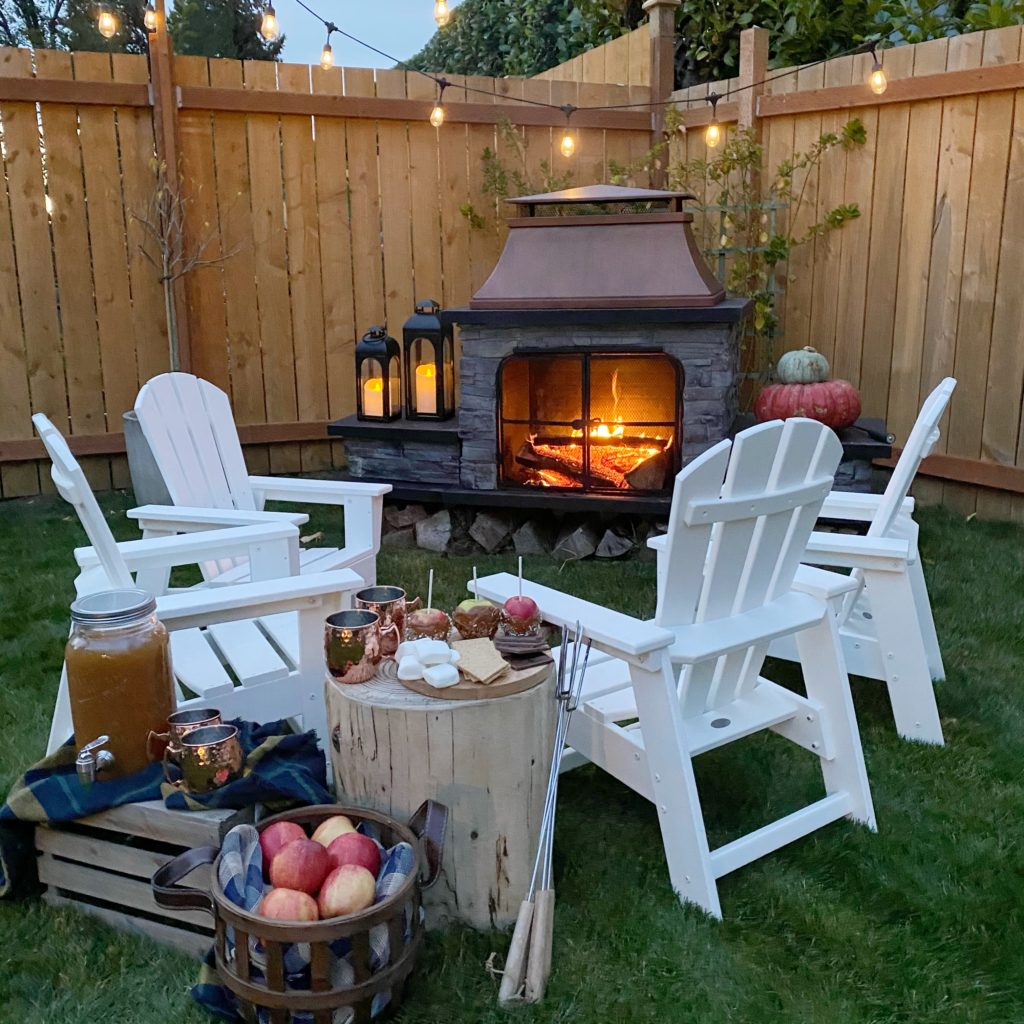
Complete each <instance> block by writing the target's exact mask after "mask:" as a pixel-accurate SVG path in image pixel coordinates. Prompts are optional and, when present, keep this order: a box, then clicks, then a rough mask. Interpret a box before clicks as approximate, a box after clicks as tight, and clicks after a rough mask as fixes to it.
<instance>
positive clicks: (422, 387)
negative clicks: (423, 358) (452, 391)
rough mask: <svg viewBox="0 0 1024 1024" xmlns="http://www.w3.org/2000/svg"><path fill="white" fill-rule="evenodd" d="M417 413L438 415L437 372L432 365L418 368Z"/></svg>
mask: <svg viewBox="0 0 1024 1024" xmlns="http://www.w3.org/2000/svg"><path fill="white" fill-rule="evenodd" d="M416 411H417V412H425V413H430V414H431V415H435V414H436V413H437V371H436V370H435V369H434V366H433V364H432V363H420V365H419V366H417V367H416Z"/></svg>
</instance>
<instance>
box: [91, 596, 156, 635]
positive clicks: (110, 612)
mask: <svg viewBox="0 0 1024 1024" xmlns="http://www.w3.org/2000/svg"><path fill="white" fill-rule="evenodd" d="M155 611H156V598H155V597H153V595H152V594H150V593H149V592H148V591H145V590H127V589H126V590H102V591H100V592H99V593H97V594H88V595H87V596H85V597H80V598H79V599H78V600H77V601H75V602H74V603H73V604H72V605H71V621H72V622H80V623H82V624H83V625H106V626H113V625H122V624H124V623H128V622H131V621H132V620H133V619H140V618H144V617H145V616H147V615H152V614H153V612H155Z"/></svg>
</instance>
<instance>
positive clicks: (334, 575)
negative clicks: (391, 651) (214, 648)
mask: <svg viewBox="0 0 1024 1024" xmlns="http://www.w3.org/2000/svg"><path fill="white" fill-rule="evenodd" d="M362 585H363V578H362V577H361V576H359V575H358V574H356V573H354V572H352V570H351V569H338V570H335V571H334V572H313V573H309V574H308V575H306V576H292V577H289V578H287V579H278V580H265V581H263V582H262V583H239V584H237V585H236V586H233V587H210V588H204V589H200V590H189V591H186V592H185V593H183V594H169V595H167V596H165V597H160V598H157V603H156V612H157V615H158V616H159V617H160V621H161V622H163V623H164V624H165V625H166V626H167V627H168V629H189V628H191V627H193V626H205V625H206V624H207V623H210V622H229V621H232V620H234V619H251V618H256V617H258V616H262V615H275V614H277V613H278V612H286V611H292V610H294V609H296V608H302V607H305V606H307V605H309V604H310V602H311V601H315V600H317V599H318V598H324V597H328V598H330V597H333V596H335V595H337V597H338V598H339V602H340V598H341V595H343V594H345V593H346V592H348V591H351V590H358V589H359V588H360V587H361V586H362Z"/></svg>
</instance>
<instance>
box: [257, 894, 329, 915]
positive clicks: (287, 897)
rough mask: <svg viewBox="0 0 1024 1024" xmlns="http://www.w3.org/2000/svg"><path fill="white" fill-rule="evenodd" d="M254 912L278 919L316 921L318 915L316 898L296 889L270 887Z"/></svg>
mask: <svg viewBox="0 0 1024 1024" xmlns="http://www.w3.org/2000/svg"><path fill="white" fill-rule="evenodd" d="M256 913H257V914H259V915H260V916H261V917H272V918H274V919H275V920H278V921H316V920H318V919H319V917H320V911H319V910H318V909H317V905H316V900H315V899H313V897H312V896H310V895H309V893H307V892H299V891H298V890H297V889H271V890H270V892H268V893H267V894H266V895H265V896H264V897H263V899H262V900H260V904H259V906H258V907H257V908H256Z"/></svg>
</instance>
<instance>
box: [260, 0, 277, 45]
mask: <svg viewBox="0 0 1024 1024" xmlns="http://www.w3.org/2000/svg"><path fill="white" fill-rule="evenodd" d="M280 34H281V29H280V28H279V27H278V24H277V11H275V10H274V5H273V4H268V5H267V7H266V9H265V10H264V11H263V20H262V21H261V22H260V35H261V36H263V38H264V39H266V41H267V42H268V43H272V42H273V41H274V40H275V39H277V37H278V36H279V35H280Z"/></svg>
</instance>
